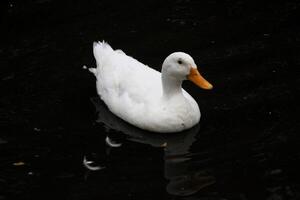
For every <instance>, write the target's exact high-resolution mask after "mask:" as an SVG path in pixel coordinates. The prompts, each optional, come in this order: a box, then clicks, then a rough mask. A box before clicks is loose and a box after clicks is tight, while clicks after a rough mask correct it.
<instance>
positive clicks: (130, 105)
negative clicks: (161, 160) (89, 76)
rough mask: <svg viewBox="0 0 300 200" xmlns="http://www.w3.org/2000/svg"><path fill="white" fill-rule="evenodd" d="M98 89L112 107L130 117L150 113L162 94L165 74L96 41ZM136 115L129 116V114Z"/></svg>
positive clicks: (93, 70) (130, 120)
mask: <svg viewBox="0 0 300 200" xmlns="http://www.w3.org/2000/svg"><path fill="white" fill-rule="evenodd" d="M94 56H95V59H96V62H97V68H96V69H92V70H91V71H92V72H93V73H94V74H95V76H96V77H97V91H98V94H99V95H100V97H101V99H102V100H103V101H104V102H105V103H106V105H107V106H108V107H109V109H110V110H111V111H112V112H113V113H115V114H116V115H118V116H119V117H121V118H123V119H124V120H126V121H129V122H132V121H133V120H136V119H138V118H139V117H146V116H145V115H146V113H145V112H147V110H146V109H147V108H149V107H152V108H153V107H154V104H155V102H156V101H157V100H158V99H160V97H161V95H162V87H161V74H160V72H158V71H155V70H153V69H151V68H149V67H148V66H146V65H144V64H142V63H140V62H139V61H137V60H136V59H134V58H132V57H130V56H127V55H126V54H125V53H123V52H122V51H121V50H113V49H112V48H111V47H110V46H109V45H108V44H107V43H105V42H99V43H94ZM130 117H131V118H132V119H128V118H130Z"/></svg>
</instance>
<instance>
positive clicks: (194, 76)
mask: <svg viewBox="0 0 300 200" xmlns="http://www.w3.org/2000/svg"><path fill="white" fill-rule="evenodd" d="M187 78H188V79H189V80H190V81H192V82H193V83H195V84H196V85H197V86H199V87H201V88H202V89H206V90H211V89H212V88H213V86H212V84H210V83H209V82H208V81H207V80H205V79H204V78H203V77H202V76H201V74H200V73H199V71H198V70H197V68H193V67H192V68H191V70H190V74H189V75H188V76H187Z"/></svg>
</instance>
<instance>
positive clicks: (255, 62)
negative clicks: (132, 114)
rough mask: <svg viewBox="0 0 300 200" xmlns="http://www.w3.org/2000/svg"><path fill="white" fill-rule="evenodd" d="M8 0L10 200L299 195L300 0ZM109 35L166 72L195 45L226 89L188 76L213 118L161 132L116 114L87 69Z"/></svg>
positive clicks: (4, 143) (1, 99)
mask: <svg viewBox="0 0 300 200" xmlns="http://www.w3.org/2000/svg"><path fill="white" fill-rule="evenodd" d="M1 4H2V8H1V38H0V41H1V48H0V57H1V60H0V66H1V71H0V88H1V96H0V105H1V106H0V199H1V200H2V199H5V200H6V199H72V200H73V199H138V200H143V199H186V200H196V199H201V200H212V199H230V200H231V199H240V200H246V199H253V200H257V199H268V200H281V199H300V181H299V178H300V174H299V169H300V162H299V161H300V151H299V150H300V148H299V145H300V137H299V135H298V134H299V116H298V113H299V104H298V103H299V98H298V97H297V95H298V94H299V83H300V76H299V67H300V66H299V65H300V28H299V27H300V26H299V20H298V19H299V13H300V4H299V2H298V1H281V2H280V3H274V2H271V3H262V2H259V1H258V2H254V1H243V0H241V1H226V2H224V3H218V2H216V1H213V0H211V1H207V2H206V3H204V2H202V3H200V2H197V1H188V0H186V1H180V0H179V1H165V2H160V1H136V2H133V3H128V4H119V3H118V2H117V1H107V2H103V1H96V0H95V1H89V2H85V1H63V2H61V1H54V0H27V1H4V2H2V3H1ZM103 39H104V40H106V41H108V42H109V43H110V44H111V45H112V46H113V47H114V48H120V49H122V50H124V51H125V52H126V53H127V54H129V55H131V56H133V57H135V58H137V59H139V60H141V61H143V62H144V63H146V64H148V65H150V66H153V67H154V68H156V69H160V66H161V63H162V61H163V59H164V58H165V57H166V56H167V55H168V54H169V53H171V52H174V51H178V50H180V51H185V52H187V53H189V54H191V55H192V56H193V58H194V59H195V61H196V63H197V64H198V66H200V67H201V71H202V73H203V74H204V76H205V77H206V78H207V79H208V80H209V81H210V82H212V83H213V85H214V87H215V88H214V90H213V91H202V90H200V89H198V88H197V87H196V86H194V85H192V84H191V83H184V88H185V89H186V90H187V91H188V92H189V93H191V94H192V95H193V96H194V97H195V99H196V100H197V102H198V103H199V106H200V108H201V112H202V120H201V124H200V125H198V126H196V127H194V128H193V129H191V130H189V131H186V132H184V133H181V134H174V135H162V134H151V133H148V132H143V131H141V130H139V129H136V128H134V127H132V126H130V125H128V124H126V123H125V122H123V121H121V120H119V119H118V118H116V117H115V116H114V115H112V114H111V113H110V112H108V110H107V108H106V107H105V105H103V103H102V102H101V101H100V100H99V99H98V98H97V94H96V90H95V78H94V77H93V75H92V74H90V73H88V72H87V71H86V70H84V69H82V65H87V66H90V67H91V66H94V65H95V62H94V59H93V56H92V42H93V41H94V40H103ZM106 141H108V143H109V142H110V143H112V144H113V146H115V147H111V146H110V145H108V143H107V142H106ZM84 159H85V161H86V162H87V163H88V166H89V167H86V166H84V165H83V160H84ZM95 167H96V168H97V167H99V169H100V170H97V171H93V170H90V169H94V168H95ZM88 168H90V169H88Z"/></svg>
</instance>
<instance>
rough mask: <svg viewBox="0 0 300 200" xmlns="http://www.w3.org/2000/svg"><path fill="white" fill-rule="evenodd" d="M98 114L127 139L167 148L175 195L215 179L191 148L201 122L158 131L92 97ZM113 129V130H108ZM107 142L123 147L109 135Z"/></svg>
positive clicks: (166, 166)
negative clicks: (195, 160)
mask: <svg viewBox="0 0 300 200" xmlns="http://www.w3.org/2000/svg"><path fill="white" fill-rule="evenodd" d="M91 101H92V103H93V104H94V105H95V107H96V111H97V113H98V118H97V122H98V123H103V124H104V126H105V127H106V130H110V129H113V130H115V131H120V132H122V133H124V134H126V135H127V136H128V137H127V138H126V139H127V140H130V141H133V142H138V143H143V144H149V145H151V146H153V147H161V148H164V160H165V163H164V169H165V173H164V174H165V178H166V179H167V180H168V181H169V183H168V184H167V188H166V190H167V192H168V193H169V194H172V195H178V196H188V195H192V194H194V193H196V192H198V191H200V190H201V189H203V188H205V187H207V186H209V185H212V184H213V183H214V182H215V178H214V176H212V175H211V173H210V172H209V170H207V169H199V168H196V169H195V168H193V167H192V157H191V152H190V148H191V146H192V144H193V143H194V142H195V141H196V138H195V136H196V135H197V134H198V132H199V130H200V125H199V124H198V125H197V126H195V127H193V128H192V129H189V130H186V131H184V132H181V133H174V134H158V133H155V134H154V133H151V132H147V131H144V130H141V129H139V128H136V127H134V126H132V125H130V124H128V123H126V122H125V121H123V120H122V119H120V118H118V117H116V116H115V115H114V114H112V113H111V112H110V111H109V110H108V108H107V107H106V105H105V104H104V103H103V102H102V101H101V100H100V99H99V98H97V97H95V98H92V99H91ZM108 132H109V131H108ZM106 143H107V144H108V146H110V147H121V145H122V144H121V143H119V142H116V141H114V140H113V139H112V138H111V137H110V136H109V135H108V137H107V138H106Z"/></svg>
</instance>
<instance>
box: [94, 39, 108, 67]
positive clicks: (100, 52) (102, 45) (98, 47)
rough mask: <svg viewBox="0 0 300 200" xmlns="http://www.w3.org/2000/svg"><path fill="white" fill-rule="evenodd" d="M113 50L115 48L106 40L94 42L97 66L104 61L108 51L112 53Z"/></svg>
mask: <svg viewBox="0 0 300 200" xmlns="http://www.w3.org/2000/svg"><path fill="white" fill-rule="evenodd" d="M111 51H113V49H112V48H111V46H110V45H109V44H108V43H107V42H105V41H104V40H103V41H102V42H99V41H98V42H94V43H93V52H94V57H95V59H96V61H97V66H98V65H99V64H100V63H101V62H103V58H104V57H105V56H106V54H107V53H110V52H111Z"/></svg>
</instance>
